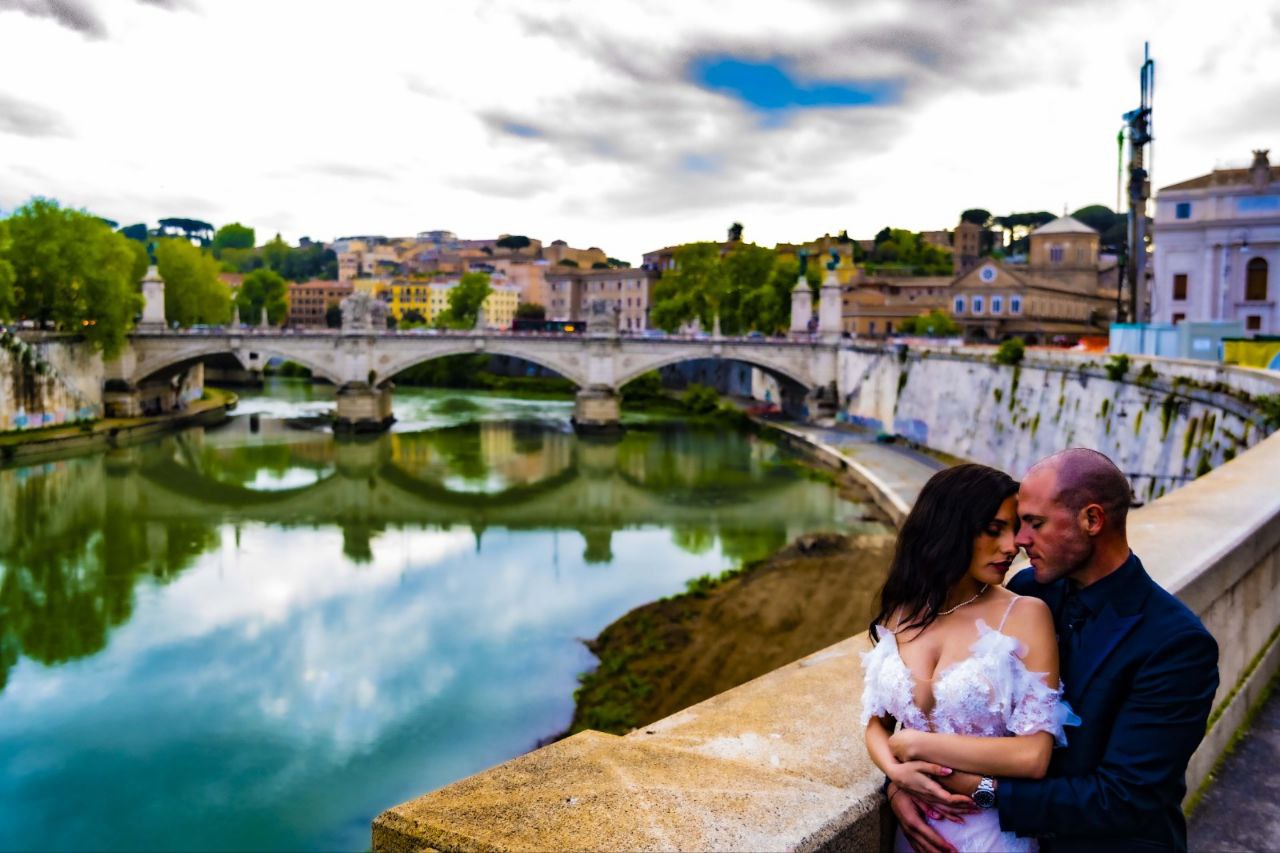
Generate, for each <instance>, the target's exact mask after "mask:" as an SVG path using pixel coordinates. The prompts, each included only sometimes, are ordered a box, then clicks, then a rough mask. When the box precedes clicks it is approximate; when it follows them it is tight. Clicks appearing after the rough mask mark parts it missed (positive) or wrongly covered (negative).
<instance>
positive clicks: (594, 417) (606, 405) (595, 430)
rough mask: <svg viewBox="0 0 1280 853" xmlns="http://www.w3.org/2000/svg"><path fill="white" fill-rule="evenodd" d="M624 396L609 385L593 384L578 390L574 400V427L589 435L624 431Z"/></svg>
mask: <svg viewBox="0 0 1280 853" xmlns="http://www.w3.org/2000/svg"><path fill="white" fill-rule="evenodd" d="M621 415H622V398H621V397H620V396H619V395H618V392H617V391H615V390H613V389H612V388H610V387H608V386H601V385H593V386H591V387H590V388H582V389H580V390H579V391H578V394H577V396H576V397H575V398H574V401H573V428H574V429H575V430H577V431H578V432H579V433H584V434H589V435H611V434H617V433H620V432H622V421H621Z"/></svg>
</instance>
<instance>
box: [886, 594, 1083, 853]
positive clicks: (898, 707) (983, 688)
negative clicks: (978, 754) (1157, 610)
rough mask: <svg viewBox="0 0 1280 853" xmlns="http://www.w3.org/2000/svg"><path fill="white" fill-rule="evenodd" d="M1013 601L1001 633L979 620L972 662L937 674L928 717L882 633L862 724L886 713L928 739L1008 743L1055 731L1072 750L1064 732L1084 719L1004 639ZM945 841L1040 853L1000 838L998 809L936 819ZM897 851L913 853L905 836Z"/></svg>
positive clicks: (891, 639) (1026, 841)
mask: <svg viewBox="0 0 1280 853" xmlns="http://www.w3.org/2000/svg"><path fill="white" fill-rule="evenodd" d="M1017 600H1018V599H1017V598H1016V597H1015V598H1014V599H1013V601H1010V602H1009V607H1008V609H1006V610H1005V613H1004V617H1003V618H1002V619H1001V620H1000V625H999V627H998V628H994V629H993V628H991V627H990V626H988V625H987V623H986V622H984V621H983V620H981V619H979V620H977V630H978V639H977V640H976V641H975V642H974V644H973V645H972V646H971V647H970V651H971V652H972V654H970V656H969V657H967V658H965V659H964V660H961V661H957V662H955V663H953V664H951V665H950V666H947V667H944V668H943V669H942V670H940V671H938V672H937V673H936V674H935V675H934V678H933V711H932V712H931V713H929V714H925V713H924V712H923V711H921V710H920V708H919V707H918V706H917V704H916V701H915V686H916V683H915V677H914V676H913V675H912V673H911V671H910V670H909V669H907V665H906V664H905V663H903V661H902V656H901V655H900V654H899V653H898V640H897V638H896V637H895V636H894V632H893V631H891V630H889V629H887V628H883V627H881V628H879V634H880V639H879V641H878V642H877V643H876V645H875V648H873V649H872V650H871V651H869V652H866V653H864V654H863V655H862V667H863V671H864V673H865V683H864V685H863V690H862V725H863V728H865V727H866V725H867V723H868V722H869V721H870V720H871V718H872V717H879V716H884V715H886V714H888V715H890V716H892V717H894V718H895V719H896V720H897V721H898V722H899V723H900V724H901V725H902V726H903V727H904V728H909V729H916V730H918V731H924V732H946V733H949V734H962V735H982V736H984V737H1005V736H1008V735H1029V734H1034V733H1036V732H1049V733H1051V734H1052V735H1053V737H1054V739H1055V741H1057V744H1058V746H1064V745H1066V742H1067V741H1066V735H1065V733H1064V732H1063V726H1065V725H1078V724H1079V722H1080V720H1079V718H1078V717H1076V716H1075V715H1074V714H1073V713H1071V709H1070V708H1069V707H1068V706H1067V704H1066V702H1065V701H1063V699H1062V690H1061V689H1058V690H1055V689H1053V688H1051V687H1049V686H1048V685H1047V684H1045V682H1044V675H1045V674H1044V673H1042V672H1030V671H1029V670H1028V669H1027V667H1026V665H1025V664H1024V663H1023V662H1022V658H1023V656H1025V655H1026V650H1025V649H1023V648H1022V644H1021V643H1020V642H1019V641H1018V640H1017V639H1016V638H1014V637H1011V636H1009V635H1008V634H1005V633H1002V631H1003V629H1004V623H1005V620H1007V619H1008V618H1009V611H1010V610H1012V609H1013V605H1014V604H1015V603H1017ZM929 823H930V825H931V826H932V827H933V828H934V829H935V830H937V832H938V834H939V835H941V836H942V837H943V838H945V839H947V841H949V842H951V844H952V845H954V846H955V848H956V849H957V850H963V851H975V852H976V851H997V850H1010V851H1034V850H1038V849H1039V847H1038V845H1037V843H1036V841H1035V839H1033V838H1019V837H1018V836H1016V835H1014V834H1013V833H1011V832H1001V831H1000V820H999V817H998V815H997V814H996V811H995V809H990V810H983V811H980V812H978V813H977V814H972V815H966V816H965V820H964V823H962V824H960V823H952V822H951V821H948V820H936V821H934V820H931V821H929ZM894 849H895V850H896V851H904V853H909V851H910V850H911V845H910V844H909V843H908V842H907V839H906V837H905V836H904V835H903V834H902V830H901V829H899V830H898V834H897V838H896V839H895V843H894Z"/></svg>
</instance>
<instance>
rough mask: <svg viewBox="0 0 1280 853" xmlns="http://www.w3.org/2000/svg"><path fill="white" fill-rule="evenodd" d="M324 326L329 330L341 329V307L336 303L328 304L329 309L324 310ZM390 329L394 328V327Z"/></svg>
mask: <svg viewBox="0 0 1280 853" xmlns="http://www.w3.org/2000/svg"><path fill="white" fill-rule="evenodd" d="M324 324H325V325H326V326H328V327H329V328H330V329H338V328H341V327H342V306H341V305H339V304H338V303H336V302H330V303H329V307H327V308H325V309H324ZM390 328H395V327H394V326H392V327H390Z"/></svg>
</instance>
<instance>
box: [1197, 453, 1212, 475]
mask: <svg viewBox="0 0 1280 853" xmlns="http://www.w3.org/2000/svg"><path fill="white" fill-rule="evenodd" d="M1212 470H1213V465H1211V464H1210V463H1209V454H1208V453H1201V454H1200V461H1199V462H1198V463H1196V476H1197V477H1203V476H1204V475H1205V474H1208V473H1209V472H1210V471H1212Z"/></svg>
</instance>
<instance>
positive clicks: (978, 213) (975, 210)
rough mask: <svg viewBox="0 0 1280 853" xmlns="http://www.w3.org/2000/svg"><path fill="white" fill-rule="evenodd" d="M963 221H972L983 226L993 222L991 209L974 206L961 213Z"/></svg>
mask: <svg viewBox="0 0 1280 853" xmlns="http://www.w3.org/2000/svg"><path fill="white" fill-rule="evenodd" d="M960 221H961V222H970V223H972V224H974V225H978V226H980V227H982V228H986V227H987V226H988V225H990V224H991V211H989V210H983V209H982V208H980V207H972V208H969V209H968V210H966V211H964V212H963V213H961V214H960Z"/></svg>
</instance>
